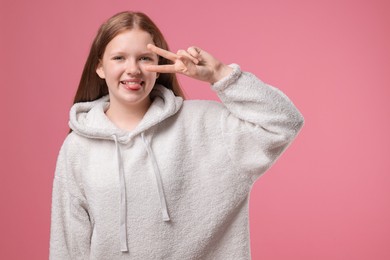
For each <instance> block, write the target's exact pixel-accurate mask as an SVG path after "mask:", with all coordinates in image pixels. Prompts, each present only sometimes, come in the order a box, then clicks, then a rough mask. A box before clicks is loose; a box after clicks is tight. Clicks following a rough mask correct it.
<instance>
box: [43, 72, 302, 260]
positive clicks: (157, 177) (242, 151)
mask: <svg viewBox="0 0 390 260" xmlns="http://www.w3.org/2000/svg"><path fill="white" fill-rule="evenodd" d="M230 66H231V67H232V68H233V72H232V73H231V74H230V75H229V76H227V77H225V78H223V79H221V80H220V81H218V82H216V83H215V84H213V85H211V87H212V89H213V90H214V91H216V93H217V94H218V96H219V98H220V99H221V101H222V103H219V102H215V101H204V100H203V101H201V100H188V101H187V100H186V101H183V100H182V98H180V97H176V96H174V94H173V93H172V92H171V91H170V90H169V89H167V88H165V87H163V86H159V85H156V86H155V88H154V90H153V91H152V93H151V98H152V100H153V101H152V105H151V107H150V108H149V110H148V111H147V113H146V114H145V116H144V118H143V120H142V121H141V122H140V124H139V125H138V126H137V127H136V128H135V129H134V130H133V131H130V132H128V131H124V130H121V129H118V128H117V127H116V126H115V125H114V124H113V123H112V122H110V121H109V119H108V118H107V117H106V116H105V111H106V110H107V108H108V106H109V99H108V96H106V97H103V98H101V99H99V100H96V101H93V102H83V103H77V104H75V105H73V107H72V109H71V112H70V122H69V125H70V127H71V128H72V130H73V132H72V133H70V134H69V135H68V136H67V138H66V140H65V141H64V144H63V146H62V148H61V150H60V153H59V156H58V161H57V167H56V172H55V177H54V182H53V197H52V220H51V221H52V222H51V234H50V259H53V260H54V259H55V260H59V259H72V260H73V259H99V260H100V259H102V260H103V259H107V260H108V259H109V260H113V259H142V260H145V259H175V260H176V259H181V260H182V259H183V260H184V259H221V260H228V259H234V260H237V259H240V260H245V259H250V241H249V222H248V202H249V193H250V190H251V187H252V185H253V183H254V182H255V181H256V179H257V178H258V177H259V176H261V175H262V174H263V173H264V172H265V171H266V170H267V169H268V168H269V167H270V166H271V165H272V164H273V163H274V162H275V160H276V159H277V158H278V157H279V156H280V155H281V153H282V152H283V151H284V150H285V149H286V148H287V147H288V145H289V144H290V143H291V142H292V140H293V139H294V138H295V136H296V135H297V134H298V132H299V130H300V129H301V127H302V125H303V117H302V115H301V114H300V112H299V111H298V110H297V108H296V107H295V106H294V105H293V103H292V102H291V101H290V100H289V99H288V98H287V97H286V95H284V94H283V93H282V92H281V91H280V90H278V89H276V88H274V87H272V86H269V85H267V84H265V83H263V82H262V81H260V80H259V79H258V78H257V77H255V76H254V75H253V74H251V73H248V72H241V70H240V68H239V66H238V65H235V64H233V65H230Z"/></svg>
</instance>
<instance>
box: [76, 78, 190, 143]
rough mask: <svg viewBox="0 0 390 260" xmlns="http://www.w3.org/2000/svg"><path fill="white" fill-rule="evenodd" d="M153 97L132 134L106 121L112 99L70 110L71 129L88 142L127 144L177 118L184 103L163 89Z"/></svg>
mask: <svg viewBox="0 0 390 260" xmlns="http://www.w3.org/2000/svg"><path fill="white" fill-rule="evenodd" d="M150 96H151V99H152V104H151V106H150V107H149V109H148V111H147V112H146V114H145V115H144V117H143V119H142V120H141V122H140V123H139V124H138V126H137V127H136V128H135V129H134V130H133V131H131V132H128V131H125V130H121V129H119V128H118V127H116V126H115V125H114V124H113V123H112V122H111V121H110V120H109V119H108V118H107V117H106V115H105V111H106V110H107V108H108V106H109V97H108V95H107V96H104V97H102V98H100V99H97V100H95V101H91V102H81V103H76V104H74V105H73V106H72V108H71V110H70V119H69V127H70V128H71V129H72V130H73V131H74V132H76V133H77V134H79V135H82V136H85V137H88V138H96V139H110V140H113V136H114V135H115V136H116V137H117V141H118V142H120V143H127V142H128V141H129V140H130V139H131V138H132V137H134V136H136V135H139V134H140V133H142V132H144V131H145V130H147V129H149V128H151V127H152V126H154V125H157V124H158V123H160V122H161V121H163V120H164V119H166V118H168V117H170V116H172V115H174V114H175V113H176V112H177V111H178V110H179V109H180V108H181V106H182V103H183V99H182V98H181V97H177V96H175V95H174V94H173V92H172V91H171V90H169V89H167V88H165V87H164V86H162V85H155V86H154V88H153V90H152V92H151V93H150Z"/></svg>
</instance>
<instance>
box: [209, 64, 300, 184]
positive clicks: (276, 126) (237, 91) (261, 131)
mask: <svg viewBox="0 0 390 260" xmlns="http://www.w3.org/2000/svg"><path fill="white" fill-rule="evenodd" d="M230 67H231V68H233V72H231V73H230V74H229V75H227V76H225V77H224V78H222V79H220V80H219V81H217V82H216V83H214V84H213V85H212V89H213V90H214V91H216V92H217V94H218V96H219V98H220V99H221V101H222V102H223V104H224V105H225V107H226V108H227V110H226V111H225V112H224V113H223V115H222V116H221V131H222V134H223V137H224V141H225V143H226V147H227V150H228V153H229V155H230V157H231V159H232V161H233V162H234V163H235V164H236V166H237V168H238V169H240V170H241V171H243V172H246V173H248V174H249V175H250V177H251V178H252V180H253V181H255V180H256V179H257V178H258V177H259V176H260V175H261V174H262V173H264V172H265V171H266V170H267V169H268V168H269V167H270V166H271V165H272V164H273V163H274V162H275V161H276V159H277V158H278V157H279V156H280V155H281V154H282V152H283V151H284V150H285V149H286V148H287V147H288V145H289V144H290V143H291V142H292V141H293V140H294V138H295V137H296V135H297V134H298V132H299V130H300V129H301V128H302V126H303V122H304V120H303V117H302V115H301V114H300V112H299V111H298V110H297V108H296V107H295V106H294V104H293V103H292V102H291V101H290V100H289V99H288V97H287V96H286V95H284V94H283V93H282V92H281V91H280V90H278V89H277V88H274V87H271V86H269V85H267V84H265V83H264V82H262V81H261V80H259V79H258V78H256V76H254V75H253V74H251V73H248V72H241V70H240V68H239V66H238V65H231V66H230Z"/></svg>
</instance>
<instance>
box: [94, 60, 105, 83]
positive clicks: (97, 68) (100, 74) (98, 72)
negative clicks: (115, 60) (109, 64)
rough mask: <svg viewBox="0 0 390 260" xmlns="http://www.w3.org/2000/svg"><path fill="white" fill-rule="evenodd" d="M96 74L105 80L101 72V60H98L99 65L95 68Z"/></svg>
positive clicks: (102, 71)
mask: <svg viewBox="0 0 390 260" xmlns="http://www.w3.org/2000/svg"><path fill="white" fill-rule="evenodd" d="M96 73H97V74H98V76H99V77H100V78H101V79H105V78H106V75H105V74H104V70H103V64H102V60H99V64H98V65H97V67H96Z"/></svg>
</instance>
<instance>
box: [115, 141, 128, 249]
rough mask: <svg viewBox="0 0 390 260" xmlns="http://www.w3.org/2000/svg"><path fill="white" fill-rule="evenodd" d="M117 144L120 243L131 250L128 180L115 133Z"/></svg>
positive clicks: (122, 246)
mask: <svg viewBox="0 0 390 260" xmlns="http://www.w3.org/2000/svg"><path fill="white" fill-rule="evenodd" d="M113 137H114V141H115V146H116V158H117V163H118V172H119V185H120V195H121V204H120V230H119V235H120V243H121V251H122V252H127V251H129V249H128V247H127V208H126V207H127V200H126V181H125V173H124V170H123V162H122V155H121V151H120V147H119V143H118V137H117V136H116V135H113Z"/></svg>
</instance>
